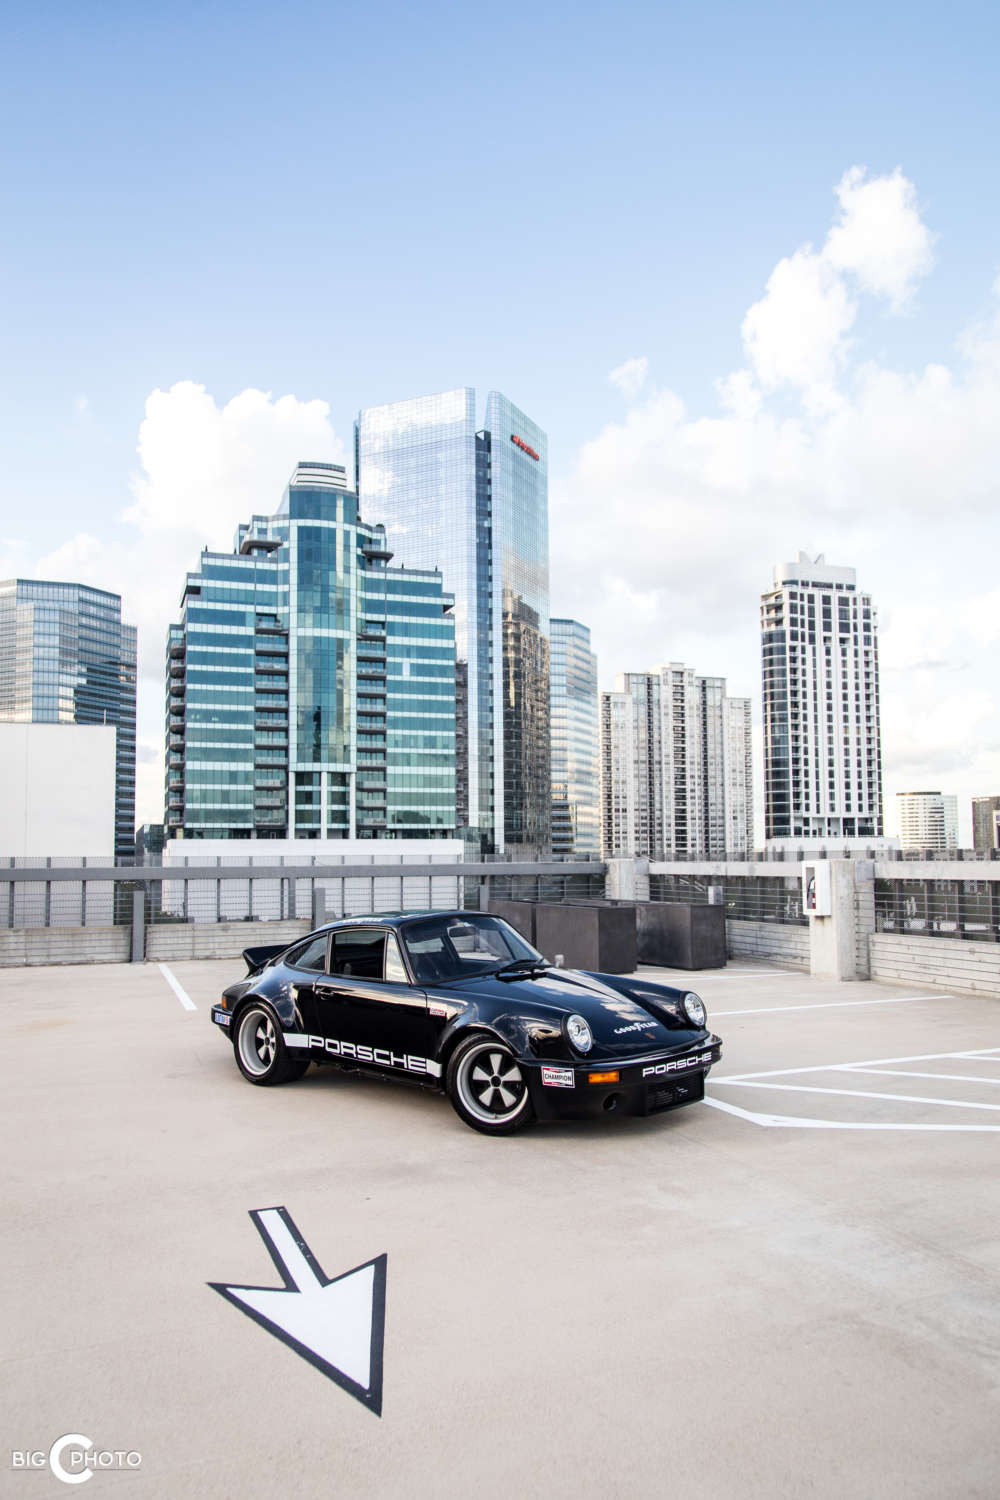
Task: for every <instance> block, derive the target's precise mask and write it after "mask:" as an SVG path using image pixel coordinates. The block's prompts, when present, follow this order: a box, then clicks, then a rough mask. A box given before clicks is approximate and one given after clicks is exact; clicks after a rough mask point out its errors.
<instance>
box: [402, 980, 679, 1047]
mask: <svg viewBox="0 0 1000 1500" xmlns="http://www.w3.org/2000/svg"><path fill="white" fill-rule="evenodd" d="M626 984H627V985H628V988H629V990H630V991H633V992H634V994H635V995H637V996H639V997H640V998H633V994H631V993H630V994H622V992H621V991H620V990H619V989H616V988H612V986H611V985H610V984H606V983H604V982H603V981H602V980H601V979H600V978H599V977H598V976H596V975H594V974H587V973H584V972H583V971H582V970H580V969H549V970H548V971H547V972H546V973H544V974H540V975H533V976H532V977H531V978H526V977H518V978H510V977H508V978H503V979H501V978H499V977H498V976H496V975H495V974H482V975H478V974H477V975H470V976H469V977H468V978H467V979H458V980H452V982H451V983H450V984H448V985H446V986H442V987H441V989H440V991H439V993H440V994H441V996H442V998H444V997H446V996H449V995H450V996H452V997H457V996H462V998H463V999H469V1000H474V999H475V998H476V997H477V996H479V997H483V998H486V997H488V998H489V999H490V1000H494V1001H495V1000H503V1001H504V1002H505V1003H506V1005H507V1006H508V1008H509V1009H510V1010H512V1011H517V1012H520V1013H526V1014H535V1015H538V1016H545V1017H547V1018H557V1017H559V1018H561V1017H562V1016H566V1015H572V1014H573V1013H574V1012H575V1013H576V1014H578V1015H581V1016H583V1017H584V1019H585V1020H586V1021H587V1023H588V1025H589V1026H590V1029H591V1031H592V1032H593V1034H594V1043H595V1049H596V1050H597V1051H599V1052H601V1053H602V1054H606V1055H614V1056H623V1057H624V1056H626V1055H628V1054H630V1053H636V1052H640V1053H641V1052H648V1051H650V1050H652V1049H654V1048H660V1047H671V1048H674V1047H684V1046H688V1045H692V1046H693V1045H694V1044H695V1043H697V1042H698V1041H699V1040H701V1038H702V1037H703V1036H704V1032H703V1031H702V1030H701V1029H700V1028H698V1027H695V1026H692V1025H691V1024H690V1022H688V1020H687V1019H686V1017H684V1016H683V1013H681V1012H680V1011H679V1010H678V1013H677V1015H676V1017H675V1016H674V1015H673V1014H671V1012H670V1010H668V1009H665V1010H663V1011H662V1012H661V1016H662V1018H661V1016H657V1015H654V1014H652V1013H651V1011H650V1010H647V1009H646V1008H645V1006H644V1005H643V1004H642V1003H641V997H642V995H643V991H645V994H646V998H647V1000H648V1003H649V1004H650V1005H651V1006H657V1005H658V1006H660V1007H669V1006H670V1005H671V1001H672V998H673V997H672V995H671V992H670V991H669V990H667V989H665V988H662V987H661V989H660V990H659V991H658V990H657V989H656V988H655V987H654V986H652V985H650V984H644V983H643V982H642V981H641V980H636V981H635V982H634V984H633V983H632V982H631V981H626ZM427 993H428V994H432V993H434V991H433V990H431V989H428V991H427ZM677 993H678V997H679V995H680V993H681V992H680V991H678V992H677Z"/></svg>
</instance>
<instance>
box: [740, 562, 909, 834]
mask: <svg viewBox="0 0 1000 1500" xmlns="http://www.w3.org/2000/svg"><path fill="white" fill-rule="evenodd" d="M760 616H761V655H762V666H763V678H764V833H765V837H766V838H768V839H782V838H803V839H817V838H818V839H829V840H838V841H839V840H842V839H851V838H868V839H873V838H879V837H881V835H882V752H881V745H880V737H879V696H878V631H877V618H876V612H875V610H874V608H873V607H872V601H871V596H870V595H869V594H859V593H858V589H857V579H856V574H855V570H854V569H853V568H833V567H830V566H829V565H828V564H827V562H826V560H825V558H824V557H823V555H822V553H821V554H820V555H819V556H818V557H816V558H811V557H808V556H807V555H806V554H805V553H804V552H800V553H799V556H798V559H797V561H795V562H786V563H779V565H778V566H777V567H776V568H775V570H774V587H773V588H772V589H771V590H770V592H768V593H766V594H764V595H763V596H762V598H761V610H760Z"/></svg>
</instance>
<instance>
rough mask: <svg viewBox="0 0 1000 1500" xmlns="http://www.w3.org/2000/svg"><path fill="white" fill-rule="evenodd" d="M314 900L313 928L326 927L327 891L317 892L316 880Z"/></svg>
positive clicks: (313, 891) (313, 893)
mask: <svg viewBox="0 0 1000 1500" xmlns="http://www.w3.org/2000/svg"><path fill="white" fill-rule="evenodd" d="M341 884H343V882H341ZM312 898H313V901H312V905H313V909H312V924H313V927H314V928H316V927H324V926H325V925H326V891H319V890H317V889H316V882H315V880H314V881H313V888H312Z"/></svg>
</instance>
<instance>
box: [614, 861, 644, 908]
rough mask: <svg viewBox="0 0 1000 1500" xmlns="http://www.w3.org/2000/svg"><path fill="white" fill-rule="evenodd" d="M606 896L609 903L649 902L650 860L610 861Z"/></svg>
mask: <svg viewBox="0 0 1000 1500" xmlns="http://www.w3.org/2000/svg"><path fill="white" fill-rule="evenodd" d="M604 894H605V896H606V897H607V898H608V900H609V901H648V900H649V860H648V859H609V860H608V861H607V871H606V873H605V876H604Z"/></svg>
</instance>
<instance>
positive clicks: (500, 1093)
mask: <svg viewBox="0 0 1000 1500" xmlns="http://www.w3.org/2000/svg"><path fill="white" fill-rule="evenodd" d="M455 1087H456V1088H457V1090H458V1095H459V1098H460V1099H461V1101H462V1103H463V1105H464V1106H465V1108H466V1109H467V1110H468V1111H469V1114H470V1115H474V1116H475V1117H476V1119H477V1120H482V1122H483V1124H484V1125H505V1124H507V1123H508V1122H509V1121H510V1120H515V1119H516V1118H517V1116H518V1115H519V1114H521V1112H522V1111H523V1110H524V1109H525V1108H526V1107H527V1104H528V1087H527V1084H526V1083H525V1081H524V1074H523V1073H522V1072H521V1069H520V1068H519V1067H518V1065H517V1063H516V1062H515V1061H514V1059H513V1057H511V1055H510V1053H509V1052H508V1051H507V1049H506V1048H505V1047H501V1046H499V1045H498V1044H497V1043H496V1042H483V1043H482V1044H481V1045H480V1046H478V1047H470V1048H469V1050H468V1052H466V1054H465V1056H464V1057H463V1058H462V1059H461V1062H460V1063H459V1067H458V1072H457V1074H456V1077H455Z"/></svg>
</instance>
